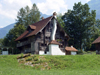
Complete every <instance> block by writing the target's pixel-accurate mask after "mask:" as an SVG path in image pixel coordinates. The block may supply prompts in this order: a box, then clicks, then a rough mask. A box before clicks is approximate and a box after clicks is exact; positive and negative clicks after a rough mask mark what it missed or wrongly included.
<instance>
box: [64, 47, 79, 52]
mask: <svg viewBox="0 0 100 75" xmlns="http://www.w3.org/2000/svg"><path fill="white" fill-rule="evenodd" d="M65 50H66V51H74V52H76V51H78V50H77V49H76V48H74V47H66V48H65Z"/></svg>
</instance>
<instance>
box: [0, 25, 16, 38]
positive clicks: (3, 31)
mask: <svg viewBox="0 0 100 75" xmlns="http://www.w3.org/2000/svg"><path fill="white" fill-rule="evenodd" d="M14 25H15V23H13V24H10V25H8V26H6V27H4V28H1V29H0V38H4V37H5V36H6V34H7V33H8V32H9V30H10V29H12V28H13V27H14Z"/></svg>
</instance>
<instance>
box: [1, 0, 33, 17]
mask: <svg viewBox="0 0 100 75" xmlns="http://www.w3.org/2000/svg"><path fill="white" fill-rule="evenodd" d="M26 5H28V6H30V7H31V6H32V2H31V0H2V1H0V15H3V16H5V17H9V18H12V19H15V18H16V16H17V12H18V10H19V9H20V8H22V7H25V6H26Z"/></svg>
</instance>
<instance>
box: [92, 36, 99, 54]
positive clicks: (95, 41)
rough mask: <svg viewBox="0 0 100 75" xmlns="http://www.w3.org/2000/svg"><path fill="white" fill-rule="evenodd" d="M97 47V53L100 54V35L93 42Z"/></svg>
mask: <svg viewBox="0 0 100 75" xmlns="http://www.w3.org/2000/svg"><path fill="white" fill-rule="evenodd" d="M92 44H94V45H95V47H96V54H100V37H98V38H97V39H96V40H94V41H93V42H92Z"/></svg>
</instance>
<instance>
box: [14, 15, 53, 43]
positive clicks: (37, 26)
mask: <svg viewBox="0 0 100 75" xmlns="http://www.w3.org/2000/svg"><path fill="white" fill-rule="evenodd" d="M52 18H53V16H50V17H48V18H46V19H43V20H41V21H38V22H36V23H34V24H32V25H29V26H30V28H31V29H34V30H33V31H32V32H31V33H29V31H28V30H26V31H25V32H24V33H23V34H21V36H19V37H18V38H17V39H16V40H15V41H18V40H20V39H23V38H26V37H29V36H32V35H36V34H37V33H38V32H39V31H40V30H41V29H43V28H44V27H45V26H46V25H47V24H48V22H49V21H50V20H51V19H52Z"/></svg>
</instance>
